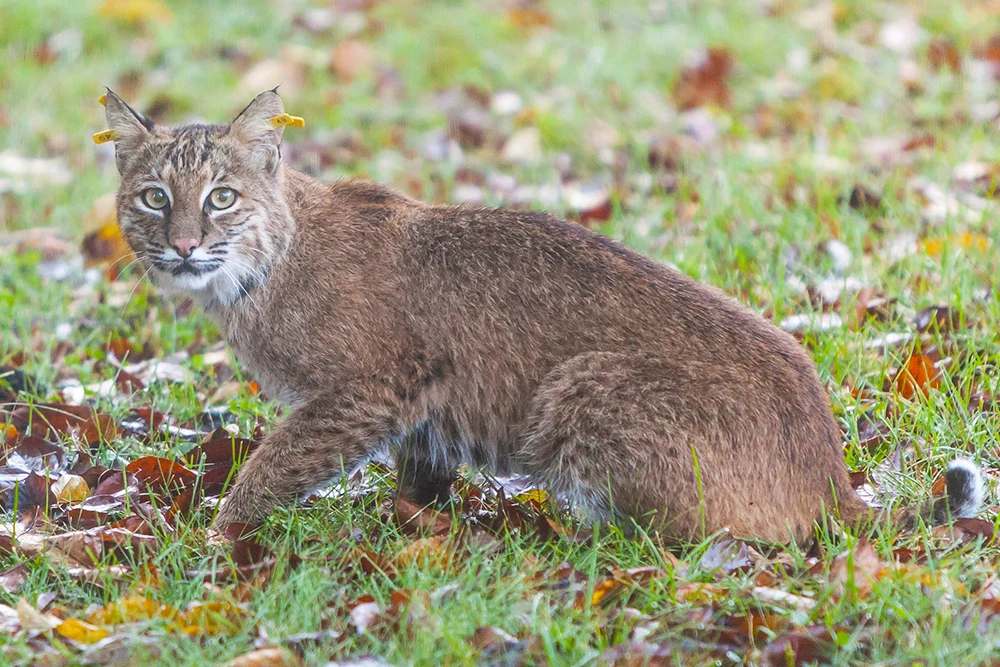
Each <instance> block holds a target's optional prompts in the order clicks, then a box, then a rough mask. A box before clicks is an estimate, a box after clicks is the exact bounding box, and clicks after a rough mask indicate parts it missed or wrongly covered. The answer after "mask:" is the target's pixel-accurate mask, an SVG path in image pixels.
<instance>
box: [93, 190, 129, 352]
mask: <svg viewBox="0 0 1000 667" xmlns="http://www.w3.org/2000/svg"><path fill="white" fill-rule="evenodd" d="M87 217H88V223H87V227H88V229H89V230H90V231H89V232H88V233H87V234H86V235H85V236H84V237H83V244H82V247H81V249H82V251H83V257H84V259H85V260H86V265H87V266H97V265H103V266H105V274H106V275H107V277H108V279H109V280H117V279H118V274H119V272H120V270H121V269H122V267H124V266H126V265H127V264H128V263H129V262H130V261H132V259H133V258H134V255H133V254H132V249H131V248H130V247H129V245H128V243H126V242H125V239H124V238H122V235H121V230H120V229H119V228H118V218H117V214H116V211H115V195H114V193H108V194H106V195H104V196H103V197H101V198H99V199H98V200H97V201H96V202H95V203H94V206H93V208H92V209H91V210H90V213H89V214H88V216H87ZM119 358H121V357H119Z"/></svg>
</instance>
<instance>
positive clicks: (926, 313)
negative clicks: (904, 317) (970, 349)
mask: <svg viewBox="0 0 1000 667" xmlns="http://www.w3.org/2000/svg"><path fill="white" fill-rule="evenodd" d="M914 323H915V324H916V325H917V331H919V332H920V333H928V332H931V333H934V332H940V333H950V332H952V331H957V330H958V329H960V328H962V325H963V320H962V313H960V312H959V311H957V310H953V309H952V308H950V307H949V306H928V307H927V308H924V309H923V310H921V311H920V312H918V313H917V315H916V317H915V318H914Z"/></svg>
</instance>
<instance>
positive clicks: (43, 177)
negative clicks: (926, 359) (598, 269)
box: [0, 0, 1000, 319]
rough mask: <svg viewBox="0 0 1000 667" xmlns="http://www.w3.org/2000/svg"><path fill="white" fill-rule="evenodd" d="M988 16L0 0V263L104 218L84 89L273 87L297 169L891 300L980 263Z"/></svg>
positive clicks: (107, 156) (779, 299)
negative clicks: (951, 267) (930, 267)
mask: <svg viewBox="0 0 1000 667" xmlns="http://www.w3.org/2000/svg"><path fill="white" fill-rule="evenodd" d="M998 13H1000V3H997V2H996V1H984V0H970V1H967V2H869V1H867V0H858V1H855V0H838V1H835V2H805V1H804V0H755V1H736V2H728V1H727V2H711V1H707V2H706V1H697V2H683V1H665V0H652V1H649V0H644V1H617V0H616V1H606V2H605V1H599V0H583V1H581V0H484V1H479V2H471V1H470V2H462V1H459V0H450V1H448V0H439V1H434V2H420V1H416V0H399V1H378V0H314V1H306V0H291V1H281V2H278V1H271V2H269V1H266V0H244V1H241V2H229V1H212V2H209V1H204V2H199V1H191V0H188V1H176V2H167V1H165V0H80V1H77V2H64V1H61V0H3V2H2V3H0V53H2V57H3V62H4V66H3V68H2V69H0V90H2V96H0V148H2V151H0V230H3V231H4V232H13V231H18V230H20V232H21V235H20V236H10V235H8V236H7V237H5V238H6V239H7V241H6V246H7V247H8V248H10V247H14V246H16V245H17V244H18V243H20V244H21V247H22V248H23V247H24V243H26V242H27V243H28V244H29V246H31V244H34V245H35V246H45V248H43V249H44V250H45V251H46V252H49V253H50V254H52V253H56V252H58V251H59V248H58V247H56V246H57V245H58V244H57V243H56V242H55V241H54V240H52V239H48V240H45V241H38V240H37V239H36V240H34V241H32V240H30V239H29V240H28V241H26V239H27V238H28V236H31V235H28V236H25V234H24V230H32V229H37V228H51V229H54V230H56V232H57V233H58V234H59V236H60V238H62V239H63V240H67V241H69V242H71V243H75V242H76V241H77V240H78V239H79V238H80V237H82V236H83V235H84V234H85V233H86V232H88V231H94V230H98V229H101V225H102V224H106V223H107V222H108V220H109V217H108V216H109V215H110V213H109V208H108V200H107V199H104V200H101V197H102V195H105V194H107V193H110V192H112V191H113V190H114V188H115V187H116V185H117V174H116V172H115V169H114V165H113V160H112V152H113V148H112V146H111V145H110V144H106V145H102V146H95V145H94V144H93V143H92V141H91V135H92V134H93V133H94V132H97V131H100V130H102V129H104V119H103V109H102V107H101V106H100V105H99V104H98V103H97V98H98V96H99V95H100V94H101V93H102V92H103V86H105V85H107V86H110V87H112V88H113V89H114V90H116V91H117V92H118V93H119V94H120V95H122V97H123V98H125V99H126V100H127V101H129V102H130V103H131V104H132V105H134V106H135V108H137V109H138V110H140V111H142V112H143V113H145V114H146V115H148V116H149V117H151V118H152V119H154V120H155V121H156V122H157V123H168V124H178V123H189V122H225V121H228V120H230V119H231V118H233V117H234V116H235V114H236V113H238V111H239V110H240V109H242V108H243V106H244V105H245V104H246V103H247V102H248V100H250V99H251V98H252V97H253V96H254V95H255V94H256V93H258V92H260V91H262V90H265V89H268V88H272V87H274V86H275V85H279V84H280V86H281V88H280V90H281V92H282V95H283V96H284V99H285V103H286V107H287V109H288V111H289V112H290V113H293V114H296V115H300V116H303V117H305V119H306V121H307V125H306V127H305V128H304V129H293V130H291V131H289V132H286V135H285V137H286V138H285V147H284V155H285V158H286V160H287V161H288V162H289V163H290V164H291V165H292V166H294V167H295V168H297V169H301V170H304V171H307V172H309V173H312V174H315V175H317V176H320V177H323V178H330V179H333V178H341V177H348V176H360V177H365V178H371V179H376V180H379V181H382V182H385V183H389V184H392V185H394V186H396V187H397V188H400V189H402V190H404V191H406V192H407V193H409V194H411V195H413V196H416V197H420V198H423V199H427V200H430V201H435V202H453V203H472V204H482V205H489V206H494V205H501V204H502V205H507V206H522V207H533V208H542V209H547V210H551V211H554V212H556V213H558V214H561V215H564V216H567V217H569V218H570V219H573V220H576V221H578V222H580V223H582V224H586V225H588V226H590V227H592V228H594V229H596V230H598V231H600V232H603V233H606V234H609V235H611V236H613V237H615V238H617V239H619V240H622V241H624V242H625V243H627V244H629V245H631V246H632V247H635V248H637V249H639V250H641V251H643V252H646V253H648V254H651V255H654V256H657V257H659V258H661V259H663V260H665V261H669V262H672V263H674V264H676V265H677V266H679V267H680V268H681V269H682V270H684V271H686V272H687V273H689V274H692V275H695V276H697V277H699V278H703V279H707V280H709V281H711V282H714V283H716V284H719V285H721V286H723V287H724V288H726V289H727V290H729V291H731V292H733V293H737V294H739V295H740V296H741V297H743V298H745V299H747V300H749V301H751V302H752V303H754V304H756V305H758V306H759V307H760V308H761V309H771V311H773V312H770V314H771V315H772V316H773V317H775V318H776V319H780V318H782V317H783V316H785V315H787V314H788V312H790V311H792V310H794V309H795V308H799V307H801V306H803V305H804V304H806V303H812V304H813V305H815V303H816V297H815V294H814V293H815V292H816V291H817V290H819V289H820V288H821V285H820V284H819V283H820V281H821V277H822V276H826V275H827V274H831V272H832V274H833V275H837V276H844V275H846V274H847V273H851V272H853V273H854V274H856V277H857V279H858V281H860V282H871V281H873V280H874V281H875V282H880V281H889V283H890V284H889V285H886V284H879V285H878V287H879V288H880V289H881V288H885V287H891V289H892V290H894V291H897V292H898V291H900V290H901V289H903V288H904V285H902V284H897V285H893V284H892V281H893V280H895V279H896V276H897V274H898V275H899V276H903V277H904V278H905V279H906V280H908V279H909V278H911V277H912V275H913V273H914V271H915V267H913V266H905V263H906V262H909V261H918V262H920V261H924V260H925V259H927V257H930V261H932V262H937V260H938V259H939V258H940V257H939V255H940V254H941V252H942V249H946V248H950V247H959V248H961V249H963V250H966V251H969V252H975V251H977V250H980V251H985V249H986V248H987V246H988V245H989V243H990V237H991V229H992V227H991V226H990V225H991V223H990V221H989V220H988V218H987V217H986V216H984V211H985V210H986V208H987V207H988V205H989V204H990V198H991V196H992V192H993V184H994V181H995V177H996V175H997V174H998V173H1000V169H998V167H997V157H998V156H997V147H996V142H995V141H994V139H995V137H996V135H997V117H998V114H1000V103H998V100H997V90H998V81H997V75H998V68H1000V25H998ZM95 203H97V204H98V205H97V206H96V207H95ZM104 236H105V237H107V236H110V231H108V230H107V229H106V230H105V232H104ZM31 238H36V237H35V236H31ZM98 240H100V239H98ZM105 240H107V239H105ZM46 244H48V245H46ZM48 246H52V247H48ZM106 250H107V249H106ZM924 250H930V251H931V252H930V253H923V251H924ZM91 251H92V252H93V253H96V254H95V257H96V259H98V260H99V259H100V255H101V253H100V251H99V249H96V250H95V249H93V248H92V249H91ZM107 252H111V251H110V250H108V251H107ZM105 254H107V253H105ZM924 255H926V256H924ZM981 255H982V256H981V257H977V258H976V259H977V262H979V261H983V262H986V263H984V264H981V265H980V269H979V270H977V271H974V272H973V273H971V274H969V273H963V274H962V277H955V276H952V275H951V274H950V273H949V272H948V271H947V270H945V272H944V273H942V274H939V275H937V276H936V277H935V279H934V282H935V284H936V285H937V286H938V287H939V288H940V289H941V290H942V291H943V292H944V293H948V292H949V291H954V290H956V289H957V290H959V291H962V290H973V289H974V288H980V289H981V288H983V287H984V286H985V283H983V284H980V285H974V284H972V283H970V282H969V281H970V280H972V281H973V282H974V280H975V278H974V276H978V277H979V278H981V279H983V280H990V281H991V280H992V275H994V269H995V266H994V264H993V263H992V253H986V252H983V253H981ZM871 257H878V258H879V259H880V260H882V259H885V258H890V259H892V260H893V261H900V262H904V267H903V270H901V271H899V272H895V273H893V272H889V271H887V267H886V266H885V265H883V264H882V263H879V265H878V266H877V267H875V268H871V266H870V260H871ZM914 257H916V258H917V259H916V260H913V258H914ZM916 268H919V267H916ZM945 269H947V266H946V267H945ZM792 273H794V274H796V275H795V280H791V282H789V281H790V274H792ZM876 278H877V280H875V279H876ZM953 278H954V280H955V281H956V282H957V284H952V283H951V281H952V279H953ZM904 282H905V281H904ZM855 287H856V288H857V286H855ZM810 290H812V292H813V294H811V293H810V292H809V291H810ZM789 295H791V296H793V297H795V298H796V299H799V301H798V302H795V301H794V299H793V300H791V301H790V300H789V298H788V297H789ZM775 309H776V310H775Z"/></svg>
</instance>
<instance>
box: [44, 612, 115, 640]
mask: <svg viewBox="0 0 1000 667" xmlns="http://www.w3.org/2000/svg"><path fill="white" fill-rule="evenodd" d="M56 632H58V633H59V634H61V635H62V636H63V637H65V638H66V639H72V640H73V641H77V642H80V643H81V644H94V643H96V642H99V641H101V640H102V639H104V638H105V637H107V636H108V631H107V630H105V629H104V628H99V627H97V626H96V625H91V624H90V623H87V622H86V621H81V620H80V619H78V618H68V619H66V620H65V621H63V622H62V623H60V624H59V625H58V626H57V627H56Z"/></svg>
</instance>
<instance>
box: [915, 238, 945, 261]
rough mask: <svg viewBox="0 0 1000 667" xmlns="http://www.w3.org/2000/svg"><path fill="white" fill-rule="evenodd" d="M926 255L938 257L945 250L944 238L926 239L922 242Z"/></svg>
mask: <svg viewBox="0 0 1000 667" xmlns="http://www.w3.org/2000/svg"><path fill="white" fill-rule="evenodd" d="M920 245H921V246H922V248H923V251H924V254H925V255H930V256H932V257H936V256H938V255H940V254H941V251H942V250H944V240H942V239H940V238H937V237H935V238H930V239H925V240H924V241H923V242H922V243H921V244H920Z"/></svg>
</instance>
